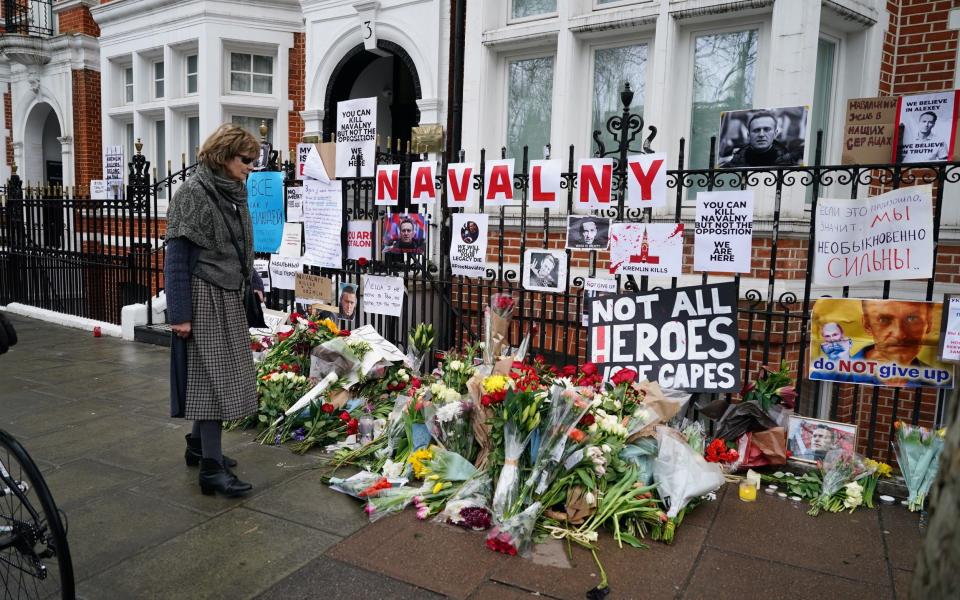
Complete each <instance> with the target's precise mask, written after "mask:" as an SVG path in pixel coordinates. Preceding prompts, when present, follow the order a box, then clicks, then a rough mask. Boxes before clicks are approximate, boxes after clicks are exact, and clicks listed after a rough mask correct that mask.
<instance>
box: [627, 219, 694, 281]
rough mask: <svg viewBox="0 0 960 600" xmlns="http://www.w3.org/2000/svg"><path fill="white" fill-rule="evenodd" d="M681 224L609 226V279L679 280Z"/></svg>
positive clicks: (681, 258)
mask: <svg viewBox="0 0 960 600" xmlns="http://www.w3.org/2000/svg"><path fill="white" fill-rule="evenodd" d="M682 270H683V223H614V224H612V225H611V226H610V274H611V275H666V276H670V277H676V276H679V275H680V273H681V271H682Z"/></svg>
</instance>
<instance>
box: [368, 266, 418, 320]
mask: <svg viewBox="0 0 960 600" xmlns="http://www.w3.org/2000/svg"><path fill="white" fill-rule="evenodd" d="M406 291H407V290H406V288H404V286H403V277H383V276H380V275H364V276H363V312H368V313H373V314H377V315H387V316H390V317H399V316H400V314H401V313H402V312H403V297H404V294H405V293H406Z"/></svg>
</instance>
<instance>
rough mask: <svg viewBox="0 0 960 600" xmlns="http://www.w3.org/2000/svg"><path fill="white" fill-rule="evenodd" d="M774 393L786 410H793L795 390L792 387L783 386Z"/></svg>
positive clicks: (795, 396)
mask: <svg viewBox="0 0 960 600" xmlns="http://www.w3.org/2000/svg"><path fill="white" fill-rule="evenodd" d="M774 393H775V394H776V395H777V396H780V400H781V401H782V402H783V405H784V406H786V407H787V408H793V407H794V406H796V404H797V390H796V389H795V388H794V387H793V386H792V385H785V386H783V387H782V388H777V391H776V392H774Z"/></svg>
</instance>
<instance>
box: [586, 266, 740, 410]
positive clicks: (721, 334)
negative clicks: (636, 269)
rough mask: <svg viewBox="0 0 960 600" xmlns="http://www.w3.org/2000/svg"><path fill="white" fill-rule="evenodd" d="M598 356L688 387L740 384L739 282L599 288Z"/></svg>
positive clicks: (612, 368) (592, 320)
mask: <svg viewBox="0 0 960 600" xmlns="http://www.w3.org/2000/svg"><path fill="white" fill-rule="evenodd" d="M589 310H590V317H589V328H590V338H589V340H590V342H589V344H590V345H589V351H590V360H591V362H593V363H595V364H596V365H597V366H598V367H600V368H601V369H602V370H603V376H604V379H607V378H609V377H610V376H611V375H613V374H614V373H616V372H617V371H619V370H620V369H623V368H630V369H633V370H635V371H636V372H637V373H638V375H639V379H641V380H643V379H647V380H649V381H656V382H658V383H659V384H660V385H661V386H662V387H664V388H670V389H678V390H685V391H688V392H717V391H720V392H737V391H739V390H740V385H741V382H740V342H739V336H738V332H737V284H736V283H733V282H727V283H716V284H711V285H700V286H695V287H685V288H675V289H672V290H657V291H655V292H649V293H642V294H619V295H608V296H599V297H597V298H594V299H593V300H591V301H590V305H589Z"/></svg>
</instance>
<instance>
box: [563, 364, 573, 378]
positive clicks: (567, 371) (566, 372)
mask: <svg viewBox="0 0 960 600" xmlns="http://www.w3.org/2000/svg"><path fill="white" fill-rule="evenodd" d="M560 374H561V375H563V376H564V377H573V376H574V375H576V374H577V365H567V366H565V367H564V368H562V369H560Z"/></svg>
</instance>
